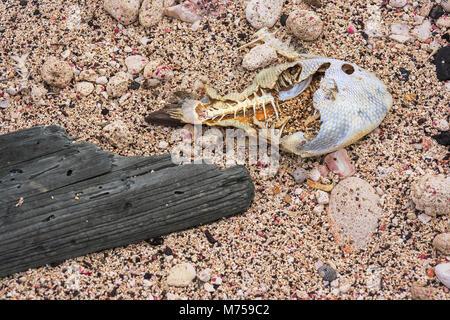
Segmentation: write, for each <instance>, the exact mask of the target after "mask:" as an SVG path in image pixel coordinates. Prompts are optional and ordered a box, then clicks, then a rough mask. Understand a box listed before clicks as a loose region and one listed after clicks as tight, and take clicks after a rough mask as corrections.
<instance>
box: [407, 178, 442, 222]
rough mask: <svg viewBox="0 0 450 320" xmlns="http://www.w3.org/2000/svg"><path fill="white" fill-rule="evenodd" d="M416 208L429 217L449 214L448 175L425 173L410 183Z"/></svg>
mask: <svg viewBox="0 0 450 320" xmlns="http://www.w3.org/2000/svg"><path fill="white" fill-rule="evenodd" d="M411 198H412V200H413V202H414V203H415V205H416V209H418V210H422V211H425V214H427V215H429V216H430V217H436V216H439V215H448V214H450V177H445V176H443V175H430V174H427V175H425V176H423V177H421V178H420V179H418V180H417V181H415V182H414V183H413V184H412V185H411Z"/></svg>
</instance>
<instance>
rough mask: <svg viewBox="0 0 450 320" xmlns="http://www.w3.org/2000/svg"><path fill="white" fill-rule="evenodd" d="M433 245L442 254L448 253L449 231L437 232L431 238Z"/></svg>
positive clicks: (449, 243)
mask: <svg viewBox="0 0 450 320" xmlns="http://www.w3.org/2000/svg"><path fill="white" fill-rule="evenodd" d="M433 247H434V248H435V249H436V251H437V252H439V253H440V254H442V255H447V256H448V255H450V232H447V233H441V234H438V235H437V236H436V237H435V238H434V240H433Z"/></svg>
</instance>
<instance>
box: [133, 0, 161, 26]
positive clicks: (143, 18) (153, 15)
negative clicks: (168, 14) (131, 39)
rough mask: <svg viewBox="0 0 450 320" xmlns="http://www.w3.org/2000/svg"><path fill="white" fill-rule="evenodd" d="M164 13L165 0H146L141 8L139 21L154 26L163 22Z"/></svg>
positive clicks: (143, 24)
mask: <svg viewBox="0 0 450 320" xmlns="http://www.w3.org/2000/svg"><path fill="white" fill-rule="evenodd" d="M163 15H164V0H144V1H143V2H142V5H141V9H140V10H139V23H140V24H141V25H142V26H144V27H152V26H155V25H157V24H158V23H160V22H161V20H162V17H163Z"/></svg>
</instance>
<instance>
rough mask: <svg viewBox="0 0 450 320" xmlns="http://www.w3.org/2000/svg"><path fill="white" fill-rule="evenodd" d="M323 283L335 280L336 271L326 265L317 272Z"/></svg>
mask: <svg viewBox="0 0 450 320" xmlns="http://www.w3.org/2000/svg"><path fill="white" fill-rule="evenodd" d="M318 272H319V275H320V276H321V277H322V279H323V280H324V281H328V282H331V281H333V280H335V279H336V278H337V275H336V271H335V270H334V269H333V268H332V267H331V266H330V265H328V264H324V265H323V266H321V267H320V268H319V270H318Z"/></svg>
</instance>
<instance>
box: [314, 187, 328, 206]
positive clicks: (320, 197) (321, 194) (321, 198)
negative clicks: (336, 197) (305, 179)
mask: <svg viewBox="0 0 450 320" xmlns="http://www.w3.org/2000/svg"><path fill="white" fill-rule="evenodd" d="M316 199H317V203H318V204H328V202H329V201H330V197H329V196H328V193H326V192H325V191H322V190H317V191H316Z"/></svg>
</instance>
